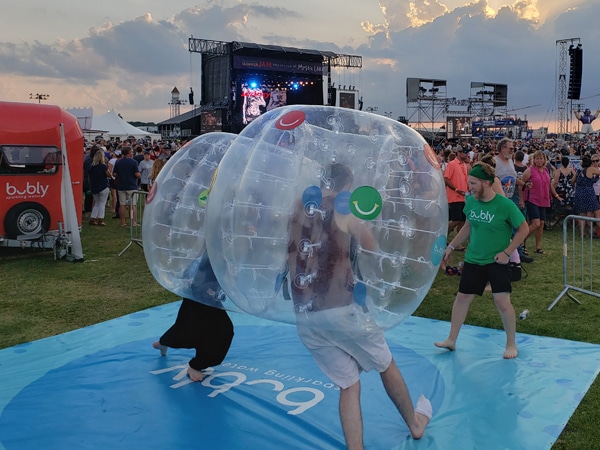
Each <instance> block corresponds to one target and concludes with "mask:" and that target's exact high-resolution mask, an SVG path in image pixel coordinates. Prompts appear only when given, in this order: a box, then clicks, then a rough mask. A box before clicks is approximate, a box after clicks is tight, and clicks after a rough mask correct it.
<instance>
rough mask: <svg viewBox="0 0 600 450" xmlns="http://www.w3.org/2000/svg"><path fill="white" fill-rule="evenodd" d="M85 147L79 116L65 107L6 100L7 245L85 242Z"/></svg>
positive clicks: (2, 204) (0, 153)
mask: <svg viewBox="0 0 600 450" xmlns="http://www.w3.org/2000/svg"><path fill="white" fill-rule="evenodd" d="M83 146H84V139H83V133H82V131H81V128H80V127H79V123H78V122H77V118H76V117H75V116H73V115H72V114H69V113H68V112H66V111H64V110H63V109H61V108H60V107H58V106H53V105H42V104H37V103H12V102H0V246H1V247H23V248H25V247H38V248H55V249H56V248H57V247H58V246H61V245H62V244H64V243H65V242H69V243H71V241H72V238H73V237H75V238H76V241H79V229H80V226H81V215H82V195H83V192H82V190H83V151H84V147H83ZM75 235H76V236H75ZM79 242H80V241H79ZM78 245H79V246H80V243H79V244H78Z"/></svg>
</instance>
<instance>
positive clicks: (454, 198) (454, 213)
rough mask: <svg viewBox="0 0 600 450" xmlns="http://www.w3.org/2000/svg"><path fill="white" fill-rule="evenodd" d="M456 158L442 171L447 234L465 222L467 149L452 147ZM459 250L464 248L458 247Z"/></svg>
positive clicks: (468, 160)
mask: <svg viewBox="0 0 600 450" xmlns="http://www.w3.org/2000/svg"><path fill="white" fill-rule="evenodd" d="M454 153H455V154H456V158H454V159H453V160H452V161H450V162H449V163H448V165H447V166H446V170H445V171H444V182H445V184H446V197H447V198H448V217H449V220H450V222H449V223H448V235H449V234H450V233H451V232H452V230H454V229H455V228H456V230H457V232H458V231H460V229H461V228H462V226H463V225H464V224H465V220H466V218H465V214H464V212H463V209H464V207H465V195H466V193H467V191H468V187H467V173H468V171H469V163H470V159H469V149H468V148H466V147H465V148H463V147H461V146H460V145H457V146H456V147H454ZM459 250H464V247H463V248H459Z"/></svg>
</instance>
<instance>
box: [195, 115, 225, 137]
mask: <svg viewBox="0 0 600 450" xmlns="http://www.w3.org/2000/svg"><path fill="white" fill-rule="evenodd" d="M200 129H201V132H202V134H204V133H212V132H215V131H223V113H222V111H221V110H219V109H217V110H215V111H204V112H202V113H201V114H200Z"/></svg>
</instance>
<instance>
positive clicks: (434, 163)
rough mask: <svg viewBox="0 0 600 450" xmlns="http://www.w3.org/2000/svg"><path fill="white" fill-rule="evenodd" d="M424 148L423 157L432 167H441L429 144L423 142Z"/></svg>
mask: <svg viewBox="0 0 600 450" xmlns="http://www.w3.org/2000/svg"><path fill="white" fill-rule="evenodd" d="M424 150H425V158H427V161H429V162H430V164H431V165H432V166H433V167H435V168H436V169H438V170H440V169H441V168H442V166H441V165H440V162H439V161H438V158H437V155H436V154H435V152H434V151H433V149H432V148H431V147H430V146H429V144H425V148H424Z"/></svg>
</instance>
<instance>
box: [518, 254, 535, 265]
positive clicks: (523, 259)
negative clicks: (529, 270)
mask: <svg viewBox="0 0 600 450" xmlns="http://www.w3.org/2000/svg"><path fill="white" fill-rule="evenodd" d="M533 261H535V260H534V259H533V258H532V257H531V256H526V255H521V262H524V263H527V264H530V263H532V262H533Z"/></svg>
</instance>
